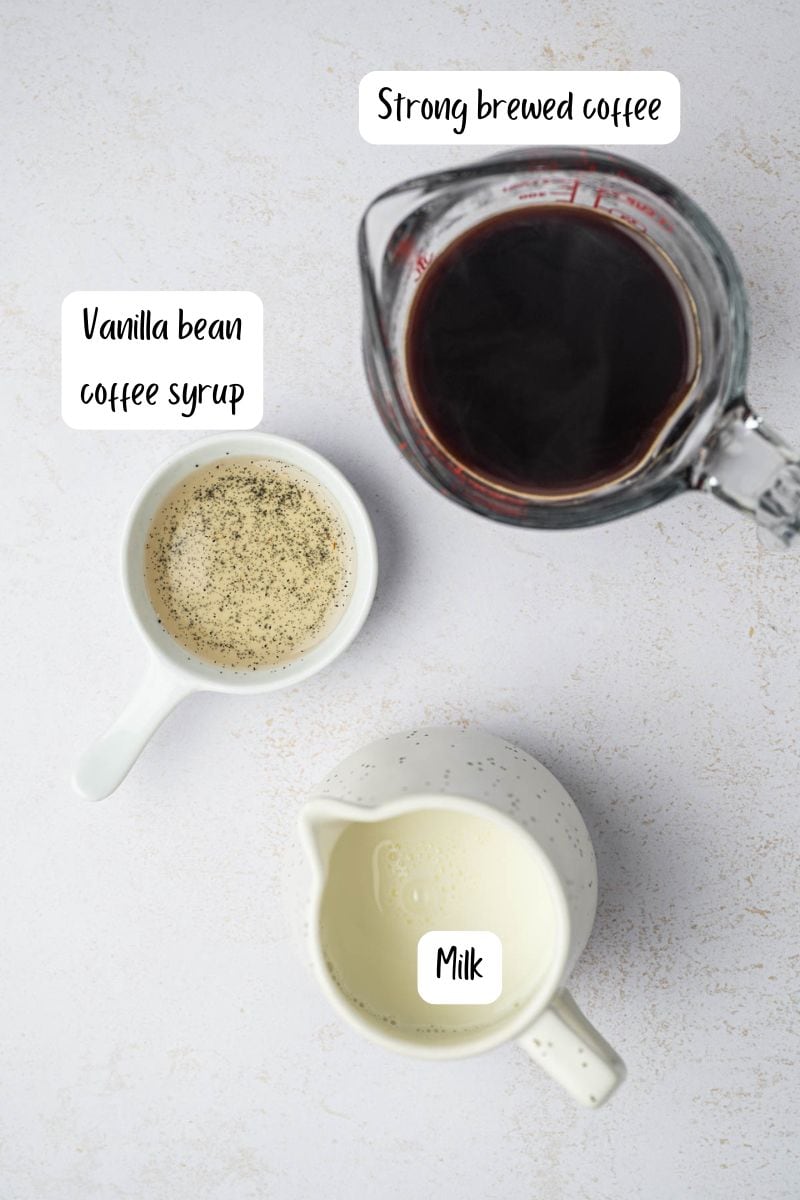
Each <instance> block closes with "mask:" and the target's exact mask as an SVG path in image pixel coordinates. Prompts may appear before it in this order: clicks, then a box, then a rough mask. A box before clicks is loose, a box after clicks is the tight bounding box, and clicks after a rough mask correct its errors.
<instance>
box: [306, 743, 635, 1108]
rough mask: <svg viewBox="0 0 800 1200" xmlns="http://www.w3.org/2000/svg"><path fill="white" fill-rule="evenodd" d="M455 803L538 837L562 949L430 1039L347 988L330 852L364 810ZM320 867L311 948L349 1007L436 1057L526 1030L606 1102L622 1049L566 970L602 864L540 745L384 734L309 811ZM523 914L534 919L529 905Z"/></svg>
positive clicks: (339, 1003) (324, 977) (563, 1070)
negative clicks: (519, 999)
mask: <svg viewBox="0 0 800 1200" xmlns="http://www.w3.org/2000/svg"><path fill="white" fill-rule="evenodd" d="M429 808H437V809H449V810H451V811H458V812H464V813H471V814H473V815H477V816H481V817H483V818H484V819H489V820H492V821H494V822H498V823H500V824H501V825H503V826H504V827H505V828H506V829H509V828H511V829H513V831H514V832H515V833H516V834H517V835H518V836H519V837H520V838H525V839H529V840H530V843H531V847H532V848H533V849H534V851H535V853H536V854H537V855H538V859H539V864H538V865H539V866H540V867H541V869H542V871H543V872H544V874H545V876H546V879H547V885H548V889H549V891H550V896H551V899H552V901H553V906H554V910H555V914H556V935H555V938H554V946H553V951H552V956H551V959H550V961H549V964H548V966H547V969H546V971H545V973H544V976H543V977H542V979H541V980H540V981H539V983H538V985H537V986H535V987H534V988H533V990H532V991H531V993H530V994H529V996H528V998H527V1001H526V1002H525V1003H524V1004H521V1005H520V1006H519V1007H518V1008H515V1009H514V1010H513V1011H511V1013H510V1014H507V1015H504V1016H503V1018H502V1019H501V1020H498V1021H496V1022H494V1023H492V1024H489V1025H488V1026H482V1027H480V1028H478V1029H471V1030H465V1031H463V1032H460V1033H459V1035H458V1036H456V1037H454V1036H453V1035H452V1033H450V1035H449V1036H447V1037H442V1038H441V1039H437V1038H431V1037H426V1038H425V1039H424V1040H422V1039H419V1038H414V1037H413V1036H410V1035H409V1033H408V1032H407V1031H400V1030H398V1029H397V1028H393V1027H392V1026H391V1025H389V1024H386V1023H385V1022H383V1023H382V1022H380V1021H378V1020H376V1019H374V1018H373V1017H371V1016H370V1014H369V1013H368V1012H367V1011H365V1009H364V1008H363V1007H358V1006H357V1005H356V1004H355V1003H353V1002H352V1001H351V1000H350V999H349V998H348V996H347V995H345V993H344V992H343V991H342V990H341V988H340V987H339V985H338V984H337V982H336V981H335V979H334V977H333V975H332V973H331V970H330V968H329V966H328V964H327V963H326V958H325V954H324V952H323V947H322V940H321V934H320V926H321V914H322V910H323V906H324V903H325V890H326V883H327V880H328V867H329V863H330V858H331V853H332V851H333V848H334V846H335V845H336V842H337V840H338V839H339V837H340V836H341V834H342V833H343V832H344V830H345V829H346V828H347V827H348V825H350V824H351V823H352V822H354V821H361V822H367V821H380V820H385V819H387V818H390V817H397V816H400V815H402V814H404V813H407V812H413V811H419V810H421V809H429ZM300 829H301V836H302V838H303V842H304V846H305V849H306V852H307V854H308V856H309V858H310V861H311V863H312V867H313V872H314V879H313V890H312V901H311V916H310V942H311V955H312V960H313V963H314V967H315V970H316V973H317V976H318V978H319V981H320V984H321V986H322V987H323V990H324V991H325V992H326V993H327V995H328V997H329V999H330V1000H331V1002H332V1004H333V1005H334V1007H335V1008H336V1009H337V1010H338V1012H339V1013H340V1014H341V1015H342V1016H343V1017H344V1018H345V1019H346V1020H347V1021H348V1022H349V1023H350V1024H351V1025H352V1026H354V1027H355V1028H356V1029H358V1030H359V1031H360V1032H361V1033H363V1034H365V1035H366V1036H367V1037H369V1038H371V1039H372V1040H373V1041H377V1042H379V1043H380V1044H382V1045H384V1046H387V1047H389V1048H391V1049H393V1050H399V1051H401V1052H404V1053H407V1054H412V1055H418V1056H421V1057H425V1058H437V1059H445V1058H456V1057H463V1056H466V1055H469V1054H476V1053H480V1052H482V1051H484V1050H490V1049H492V1048H493V1047H495V1046H498V1045H500V1044H501V1043H502V1042H505V1041H508V1040H510V1039H512V1038H513V1039H515V1040H516V1041H518V1042H519V1044H520V1045H521V1046H522V1047H523V1048H524V1049H525V1050H527V1052H528V1053H529V1054H530V1056H531V1058H533V1059H534V1060H535V1061H536V1062H537V1063H539V1065H540V1066H542V1067H543V1068H544V1069H545V1071H547V1072H548V1074H550V1075H551V1076H552V1077H553V1078H554V1079H555V1080H557V1081H558V1083H560V1084H561V1085H562V1086H563V1087H564V1088H566V1089H567V1091H568V1092H569V1093H570V1094H571V1095H572V1096H573V1097H574V1098H575V1099H576V1100H578V1101H579V1102H580V1103H582V1104H585V1105H588V1106H589V1107H597V1106H598V1105H600V1104H602V1103H603V1102H604V1101H605V1100H607V1099H608V1097H609V1096H610V1095H611V1093H612V1092H613V1091H614V1090H615V1088H616V1087H617V1086H618V1085H619V1084H620V1083H621V1082H622V1080H623V1079H624V1077H625V1068H624V1065H623V1063H622V1062H621V1060H620V1058H619V1057H618V1056H617V1054H616V1053H615V1052H614V1051H613V1050H612V1048H611V1047H610V1046H609V1045H608V1043H607V1042H605V1041H604V1039H603V1038H602V1037H601V1036H600V1034H599V1033H598V1032H597V1030H595V1029H594V1028H593V1027H592V1025H591V1024H590V1023H589V1022H588V1021H587V1020H586V1018H585V1017H584V1016H583V1014H582V1013H581V1011H580V1010H579V1008H578V1006H577V1005H576V1003H575V1001H574V1000H573V999H572V997H571V995H570V994H569V992H567V991H566V990H565V988H564V982H565V980H566V979H567V977H568V976H569V974H570V972H571V970H572V968H573V967H574V965H575V962H576V960H577V958H578V956H579V955H580V954H581V951H582V950H583V948H584V947H585V945H586V942H587V940H588V938H589V933H590V932H591V928H592V924H593V922H594V916H595V909H596V906H597V866H596V863H595V857H594V852H593V850H592V845H591V842H590V840H589V834H588V832H587V829H586V826H585V824H584V822H583V820H582V818H581V815H580V813H579V812H578V810H577V808H576V807H575V804H574V803H573V801H572V800H571V798H570V797H569V795H568V794H567V793H566V791H565V790H564V788H563V787H562V786H561V784H560V783H559V782H558V780H557V779H555V778H554V776H553V775H551V774H550V772H549V771H548V770H547V769H546V768H545V767H543V766H542V765H541V763H538V762H537V761H536V760H535V759H534V758H531V756H530V755H529V754H526V753H524V751H522V750H520V749H518V748H517V747H516V746H513V745H511V744H510V743H509V742H505V741H502V740H501V739H499V738H496V737H493V736H491V735H490V734H487V733H484V732H482V731H479V730H466V731H464V730H460V729H423V730H417V731H414V732H412V733H405V734H397V735H395V736H393V737H389V738H385V739H383V740H381V741H377V742H373V743H372V744H371V745H370V746H367V747H366V748H365V749H363V750H359V751H357V752H356V753H355V754H352V755H351V756H350V757H349V758H347V759H346V760H345V761H344V762H343V763H342V764H341V765H340V766H339V767H337V768H336V769H335V770H334V771H332V772H331V773H330V774H329V775H328V776H327V778H326V779H325V780H323V782H322V783H321V784H320V785H319V787H318V788H317V789H316V790H315V792H314V794H313V797H312V798H311V800H310V801H309V803H308V804H306V805H305V807H304V809H303V811H302V813H301V817H300ZM519 919H520V921H525V920H529V919H530V920H533V919H535V914H534V913H524V912H521V913H520V914H519Z"/></svg>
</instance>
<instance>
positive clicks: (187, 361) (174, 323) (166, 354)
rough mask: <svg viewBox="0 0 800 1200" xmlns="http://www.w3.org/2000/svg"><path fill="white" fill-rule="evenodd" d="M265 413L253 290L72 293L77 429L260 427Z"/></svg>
mask: <svg viewBox="0 0 800 1200" xmlns="http://www.w3.org/2000/svg"><path fill="white" fill-rule="evenodd" d="M263 410H264V307H263V305H262V303H261V300H260V298H259V297H258V296H256V295H255V294H254V293H253V292H71V293H70V294H69V296H67V297H66V299H65V300H64V302H63V304H62V305H61V415H62V417H63V418H64V420H65V421H66V423H67V425H69V426H71V427H72V428H73V429H124V430H131V429H215V430H237V429H253V428H255V426H256V425H258V423H259V422H260V421H261V418H262V416H263Z"/></svg>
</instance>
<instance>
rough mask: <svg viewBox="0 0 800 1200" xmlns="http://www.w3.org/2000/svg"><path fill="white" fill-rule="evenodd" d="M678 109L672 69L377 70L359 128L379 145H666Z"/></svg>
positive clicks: (361, 98) (364, 97) (362, 94)
mask: <svg viewBox="0 0 800 1200" xmlns="http://www.w3.org/2000/svg"><path fill="white" fill-rule="evenodd" d="M680 107H681V85H680V83H679V82H678V80H677V78H676V77H675V76H674V75H673V74H672V73H671V72H670V71H371V72H370V74H369V75H365V76H364V78H363V79H362V80H361V84H360V86H359V89H358V127H359V131H360V133H361V136H362V137H363V138H364V140H365V141H366V142H371V143H372V144H373V145H376V146H410V145H427V146H447V145H451V144H453V145H458V144H459V143H462V144H465V145H471V146H494V145H509V144H510V145H527V146H533V145H539V146H542V145H546V146H554V145H558V146H563V145H576V144H577V145H597V144H600V145H619V146H624V145H628V146H635V145H653V146H663V145H666V143H667V142H672V141H674V140H675V138H676V137H677V136H678V133H679V132H680V127H681V114H680Z"/></svg>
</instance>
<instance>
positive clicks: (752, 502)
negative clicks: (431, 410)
mask: <svg viewBox="0 0 800 1200" xmlns="http://www.w3.org/2000/svg"><path fill="white" fill-rule="evenodd" d="M518 205H548V206H552V205H576V206H579V207H583V208H585V209H590V210H599V211H601V212H604V213H606V214H608V215H609V216H611V217H614V218H616V219H617V220H618V221H622V222H624V223H625V224H626V225H628V226H629V227H630V228H631V229H632V230H634V231H636V233H637V234H639V235H640V236H641V237H643V238H645V239H646V240H648V241H649V242H650V243H651V244H652V246H653V249H654V250H655V251H657V252H660V253H661V254H663V255H665V256H667V258H668V259H669V260H671V262H672V264H673V265H674V267H675V269H676V270H677V272H678V273H679V275H680V276H681V277H682V279H683V281H684V283H685V285H686V288H687V290H688V293H689V296H690V297H691V303H692V308H693V311H694V319H695V333H696V338H697V346H698V349H697V359H698V361H697V369H696V371H695V374H694V378H693V381H692V384H691V386H690V389H689V391H688V392H687V394H686V395H685V396H684V398H683V400H682V402H681V406H680V411H679V415H678V416H677V418H676V419H675V421H674V422H673V423H672V424H671V426H670V427H669V428H668V429H666V430H665V434H664V437H663V439H662V440H660V441H659V442H657V443H656V444H655V445H654V446H653V448H652V450H651V452H650V453H649V454H648V456H647V457H646V458H644V459H643V460H642V461H641V462H640V463H639V465H638V466H637V467H636V469H635V470H634V471H632V472H631V473H630V474H629V475H627V476H626V477H625V478H623V479H619V480H616V481H612V482H610V483H608V484H606V485H605V486H600V487H597V488H595V489H594V490H592V491H590V492H584V493H583V494H580V495H577V496H568V497H559V496H552V497H542V496H530V495H525V494H522V493H520V492H515V491H513V490H509V489H508V488H503V487H502V486H499V485H497V484H494V483H493V482H492V481H491V480H490V479H488V478H487V477H486V476H479V475H477V474H476V473H474V472H471V471H470V470H469V469H468V468H465V467H464V465H463V464H462V463H458V462H456V461H455V460H454V459H453V458H452V457H450V456H449V455H448V454H447V452H446V450H445V449H444V448H443V447H442V446H441V444H440V443H439V442H438V441H436V440H435V439H434V438H433V437H432V436H431V435H430V432H429V430H428V429H427V427H426V425H425V423H424V422H423V421H422V420H421V418H420V417H419V415H418V412H417V409H416V405H415V404H414V400H413V396H412V394H411V389H410V385H409V380H408V371H407V367H406V348H405V339H406V330H407V325H408V317H409V313H410V310H411V306H412V303H413V300H414V297H415V294H416V292H417V289H418V287H419V285H420V282H421V281H422V279H423V278H424V276H425V272H426V271H427V269H428V267H429V266H430V264H431V262H432V261H433V259H434V258H435V257H436V255H438V254H439V253H440V252H441V251H442V250H443V249H444V248H445V247H447V246H448V245H449V244H450V243H451V242H453V241H454V240H455V239H456V238H457V237H459V236H460V235H461V234H463V233H464V232H465V231H466V230H468V229H470V228H472V227H473V226H475V225H476V224H478V223H480V222H483V221H485V220H487V219H488V218H490V217H493V216H495V215H496V214H497V213H501V212H506V211H509V210H512V209H514V208H516V207H517V206H518ZM359 257H360V265H361V279H362V288H363V295H364V361H365V367H366V373H367V378H368V380H369V384H370V388H371V391H372V394H373V397H374V399H375V403H376V405H377V407H378V411H379V412H380V414H381V417H382V418H383V421H384V423H385V425H386V427H387V429H388V430H389V433H390V434H391V436H392V437H393V439H394V440H395V442H396V443H397V445H398V446H399V448H400V449H401V451H402V452H403V454H404V455H405V457H406V458H407V459H408V460H409V461H410V462H411V463H412V464H413V465H414V466H415V467H416V469H417V470H418V471H419V472H420V473H421V474H422V475H423V476H424V477H425V478H426V479H427V480H428V482H429V483H431V484H433V486H434V487H436V488H437V489H438V490H439V491H440V492H442V493H444V494H445V495H449V496H451V497H452V498H453V499H455V500H457V501H459V502H460V503H461V504H464V505H465V506H466V507H467V508H470V509H472V510H473V511H475V512H478V513H481V514H483V515H484V516H489V517H494V518H495V519H497V520H501V521H506V522H509V523H511V524H517V525H525V526H529V527H532V528H543V529H564V528H570V527H575V526H580V525H591V524H595V523H598V522H602V521H607V520H611V519H613V518H614V517H621V516H625V515H627V514H628V513H633V512H636V511H638V510H639V509H643V508H647V507H649V506H650V505H651V504H656V503H658V502H659V501H661V500H665V499H667V497H669V496H673V495H676V494H677V493H679V492H681V491H684V490H686V489H688V488H692V489H698V490H703V491H707V492H710V493H711V494H712V495H716V496H719V497H720V499H722V500H725V501H726V502H727V503H729V504H731V505H733V506H734V507H735V508H738V509H740V510H741V511H743V512H747V513H750V514H751V515H752V516H753V517H754V518H755V520H756V521H757V523H758V526H759V531H760V536H761V539H762V541H763V542H764V543H765V544H766V545H768V546H771V547H774V548H780V547H786V546H789V545H791V544H792V542H793V541H794V540H795V538H796V537H797V535H798V532H800V462H798V457H799V456H798V455H797V454H795V453H794V452H793V451H791V450H790V449H789V447H788V446H787V445H786V444H785V443H784V442H783V441H782V439H781V438H780V437H778V435H777V434H775V433H774V432H773V431H772V430H770V429H769V428H768V427H767V426H765V425H764V423H763V422H762V420H761V418H760V417H758V416H756V415H755V414H754V413H753V411H752V409H751V408H750V406H749V404H748V402H747V400H746V398H745V390H744V389H745V376H746V370H747V360H748V345H749V332H748V317H747V299H746V295H745V291H744V285H743V282H742V278H741V275H740V273H739V269H738V266H737V264H736V260H735V259H734V257H733V254H732V252H731V250H730V248H729V247H728V246H727V244H726V242H725V241H724V239H723V237H722V235H721V234H720V233H719V231H718V230H717V229H716V228H715V226H714V225H713V224H712V223H711V221H710V220H709V219H708V217H707V216H706V215H705V214H704V213H703V212H702V211H701V210H700V209H699V208H698V207H697V205H696V204H695V203H694V202H693V201H692V200H690V199H689V197H688V196H686V195H684V194H683V193H682V192H681V191H679V189H678V188H676V187H675V186H674V185H673V184H671V183H669V182H668V181H667V180H666V179H664V178H662V177H661V176H660V175H657V174H656V173H655V172H653V171H651V170H649V169H648V168H646V167H643V166H641V165H640V164H638V163H635V162H632V161H631V160H629V159H625V158H622V157H620V156H618V155H613V154H608V153H606V152H600V151H595V150H586V149H581V148H573V147H567V148H554V149H553V148H549V147H545V148H541V149H522V150H514V151H510V152H507V153H503V154H500V155H496V156H493V157H492V158H489V159H486V160H484V161H482V162H478V163H475V164H473V165H471V166H467V167H461V168H457V169H454V170H450V171H443V172H440V173H438V174H434V175H426V176H421V177H420V178H417V179H412V180H409V181H408V182H406V183H402V184H399V185H398V186H397V187H394V188H391V189H390V190H389V191H387V192H384V193H383V194H381V195H380V196H378V197H377V198H376V199H375V200H374V201H373V202H372V203H371V204H370V205H369V207H368V208H367V211H366V213H365V214H364V217H363V219H362V222H361V227H360V230H359Z"/></svg>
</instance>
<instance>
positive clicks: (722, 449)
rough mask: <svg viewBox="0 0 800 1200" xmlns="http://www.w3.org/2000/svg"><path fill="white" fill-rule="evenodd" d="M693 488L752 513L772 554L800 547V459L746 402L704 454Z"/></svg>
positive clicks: (729, 417) (734, 411) (729, 416)
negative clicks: (799, 537) (799, 539)
mask: <svg viewBox="0 0 800 1200" xmlns="http://www.w3.org/2000/svg"><path fill="white" fill-rule="evenodd" d="M691 484H692V486H693V487H696V488H701V489H702V490H704V491H707V492H710V493H711V494H712V495H714V496H719V498H720V499H721V500H724V501H725V502H726V503H727V504H731V505H733V507H734V508H738V509H739V511H740V512H746V513H750V514H751V515H752V516H753V517H754V518H755V520H756V522H757V524H758V533H759V538H760V540H761V542H762V544H763V545H764V546H767V547H768V548H769V549H770V550H783V549H787V548H788V547H790V546H793V545H796V544H797V541H796V540H797V537H798V534H800V456H799V455H798V454H796V453H795V452H794V451H793V450H791V449H790V448H789V446H787V445H786V443H785V442H784V441H783V439H782V438H781V437H779V436H778V434H777V433H775V432H774V431H773V430H772V429H770V428H769V426H767V425H765V424H764V422H763V421H762V419H761V417H758V416H756V414H755V413H754V412H753V410H752V409H751V408H750V406H749V404H748V403H747V401H746V400H745V399H744V398H742V399H741V400H739V401H738V402H737V404H736V405H734V407H733V408H732V409H731V410H730V412H729V413H728V414H727V415H726V417H725V419H724V421H723V423H722V424H721V425H720V426H719V427H718V428H717V429H716V430H715V431H714V433H713V434H712V436H711V438H710V440H709V441H708V442H707V443H706V445H705V446H704V448H703V450H702V451H701V453H700V457H699V459H698V461H697V463H696V465H695V467H694V469H693V471H692V476H691Z"/></svg>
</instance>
